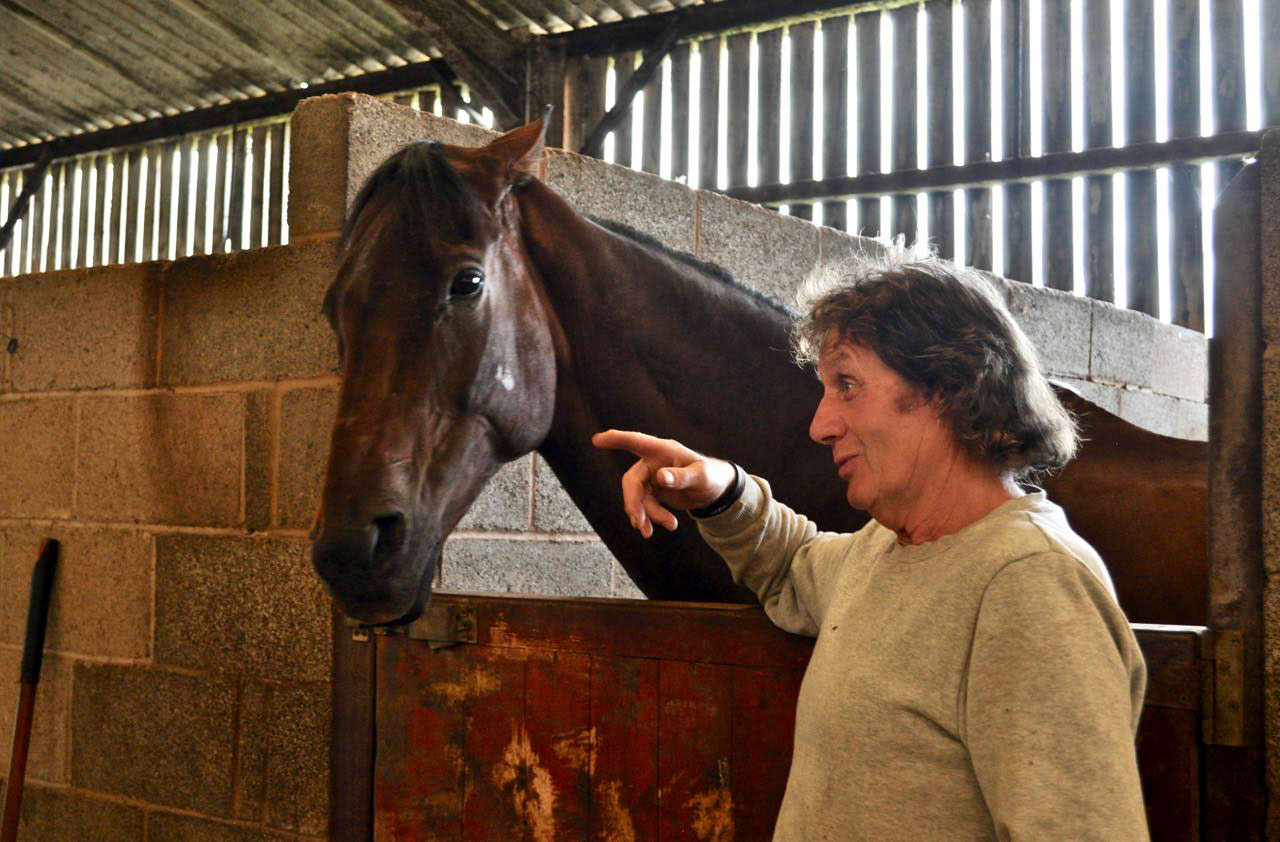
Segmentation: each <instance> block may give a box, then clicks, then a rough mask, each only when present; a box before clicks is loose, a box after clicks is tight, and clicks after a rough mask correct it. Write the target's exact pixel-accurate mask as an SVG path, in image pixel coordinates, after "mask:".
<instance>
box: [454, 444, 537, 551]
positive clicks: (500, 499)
mask: <svg viewBox="0 0 1280 842" xmlns="http://www.w3.org/2000/svg"><path fill="white" fill-rule="evenodd" d="M532 460H533V457H532V456H522V457H521V458H519V459H517V460H515V461H514V462H508V463H507V464H505V465H503V466H502V467H501V468H499V469H498V473H496V474H494V475H493V477H492V478H491V479H490V480H489V482H488V483H486V484H485V487H484V489H483V490H482V491H481V492H480V496H479V497H477V498H476V501H475V502H474V503H472V504H471V508H470V509H468V510H467V513H466V514H465V515H463V516H462V520H460V521H459V522H458V527H457V528H458V529H459V530H466V529H475V530H484V531H490V530H501V531H510V532H516V531H521V530H525V529H528V528H529V517H530V515H529V505H530V504H529V484H530V482H531V477H532V474H533V466H532V464H531V462H532Z"/></svg>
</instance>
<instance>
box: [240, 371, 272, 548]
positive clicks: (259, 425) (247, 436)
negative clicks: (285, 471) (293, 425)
mask: <svg viewBox="0 0 1280 842" xmlns="http://www.w3.org/2000/svg"><path fill="white" fill-rule="evenodd" d="M279 411H280V408H279V405H278V401H277V393H276V392H274V391H267V390H262V391H258V392H249V393H248V394H246V395H245V396H244V525H245V528H246V529H248V530H249V531H250V532H261V531H263V530H266V529H270V528H271V517H272V511H271V507H272V501H271V492H272V485H273V483H274V482H275V480H276V475H275V471H276V466H275V464H274V463H275V453H276V449H275V445H276V442H275V439H276V437H277V436H278V434H279V424H280V419H279V417H278V415H279Z"/></svg>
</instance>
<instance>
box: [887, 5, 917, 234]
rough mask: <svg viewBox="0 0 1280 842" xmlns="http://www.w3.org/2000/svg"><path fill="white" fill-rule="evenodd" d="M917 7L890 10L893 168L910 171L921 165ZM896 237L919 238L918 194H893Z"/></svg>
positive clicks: (893, 223)
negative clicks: (917, 132)
mask: <svg viewBox="0 0 1280 842" xmlns="http://www.w3.org/2000/svg"><path fill="white" fill-rule="evenodd" d="M918 16H919V12H918V9H917V7H916V6H902V7H900V8H898V9H894V10H893V11H892V12H890V17H891V19H892V21H893V97H892V101H893V168H894V170H910V169H916V168H917V167H918V166H919V156H918V154H917V151H918V150H917V148H916V97H917V92H916V20H917V18H918ZM892 214H893V217H892V228H891V229H890V231H891V232H892V234H893V236H895V237H897V236H903V237H905V238H906V241H907V242H908V243H911V242H914V241H915V239H916V197H915V196H914V195H913V194H910V193H907V194H902V195H898V196H894V197H893V209H892Z"/></svg>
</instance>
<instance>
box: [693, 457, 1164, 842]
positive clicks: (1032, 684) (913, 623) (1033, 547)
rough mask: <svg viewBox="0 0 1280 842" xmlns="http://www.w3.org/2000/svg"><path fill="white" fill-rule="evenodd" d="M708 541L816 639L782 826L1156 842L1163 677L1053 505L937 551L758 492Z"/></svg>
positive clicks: (795, 838)
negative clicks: (1145, 788)
mask: <svg viewBox="0 0 1280 842" xmlns="http://www.w3.org/2000/svg"><path fill="white" fill-rule="evenodd" d="M751 480H753V481H748V482H747V484H746V489H745V491H744V493H743V495H742V497H741V498H740V499H739V500H738V501H737V502H736V503H734V504H733V506H732V507H730V508H729V509H728V510H727V511H725V512H724V513H722V514H719V515H716V516H714V517H711V518H707V519H705V520H700V521H699V522H698V523H699V528H700V529H701V531H702V534H703V536H704V538H705V539H706V540H707V541H708V543H710V545H711V546H712V547H713V548H715V549H716V550H717V551H718V552H719V553H720V554H721V555H722V556H723V557H724V558H725V560H726V561H727V562H728V564H729V566H730V568H731V569H732V571H733V576H734V579H735V580H737V581H738V582H741V583H742V584H745V585H747V586H748V587H750V588H751V589H752V590H754V591H755V592H756V594H758V595H759V597H760V602H761V603H762V604H763V605H764V608H765V611H766V613H768V615H769V616H770V618H772V620H773V621H774V623H776V624H777V625H778V626H780V627H781V628H783V629H786V630H788V631H791V632H795V633H798V634H804V635H809V636H812V637H816V638H817V642H816V645H815V646H814V650H813V657H812V660H811V661H810V662H809V667H808V669H807V671H806V672H805V676H804V681H803V684H802V685H801V688H800V697H799V701H798V703H797V707H796V731H795V751H794V754H793V757H792V761H791V773H790V776H789V778H788V780H787V789H786V795H785V796H784V798H783V801H782V809H781V811H780V813H779V815H778V822H777V825H776V827H775V830H774V840H776V841H780V842H819V841H820V840H863V839H865V840H876V841H877V842H890V840H911V842H923V841H924V840H971V839H972V840H979V839H981V840H989V839H1001V840H1024V839H1025V840H1031V839H1035V840H1107V842H1120V841H1121V840H1131V839H1146V838H1147V827H1146V816H1145V813H1144V810H1143V804H1142V791H1141V788H1140V785H1139V781H1138V770H1137V763H1136V757H1135V750H1134V736H1135V733H1136V731H1137V726H1138V717H1139V714H1140V713H1141V711H1142V695H1143V691H1144V688H1145V684H1146V668H1145V665H1144V663H1143V660H1142V654H1141V652H1140V651H1139V650H1138V645H1137V641H1136V640H1135V639H1134V636H1133V632H1132V630H1131V629H1130V628H1129V624H1128V622H1127V621H1126V620H1125V617H1124V614H1123V613H1121V611H1120V608H1119V606H1118V605H1117V603H1116V600H1115V595H1114V588H1113V587H1112V585H1111V580H1110V577H1109V576H1108V574H1107V571H1106V568H1105V566H1104V565H1103V563H1102V560H1101V559H1100V558H1099V557H1098V554H1097V553H1096V552H1094V550H1093V548H1092V547H1090V546H1089V545H1088V544H1087V543H1085V541H1084V540H1082V539H1081V538H1080V537H1079V536H1078V535H1076V534H1075V533H1074V532H1072V531H1071V528H1070V527H1069V526H1068V525H1067V521H1066V517H1065V516H1064V514H1063V512H1062V510H1061V509H1060V508H1059V507H1058V506H1056V505H1054V504H1053V503H1050V502H1049V501H1048V500H1047V499H1046V498H1045V495H1044V493H1043V492H1037V493H1032V494H1028V495H1026V496H1024V497H1020V498H1017V499H1015V500H1011V501H1009V502H1008V503H1005V504H1004V505H1002V506H1000V507H999V508H997V509H996V510H994V511H993V512H991V513H990V514H988V515H987V516H986V517H985V518H983V519H982V520H980V521H978V522H976V523H973V524H971V525H969V526H968V527H966V528H964V529H963V530H961V531H959V532H956V533H953V534H951V535H947V536H945V537H943V538H941V539H940V540H938V541H934V542H932V543H928V544H920V545H913V546H905V545H900V544H899V543H898V542H897V536H896V535H895V534H894V533H893V532H892V531H891V530H889V529H886V528H885V527H883V526H881V525H879V524H878V523H876V522H875V521H871V522H870V523H869V524H867V526H865V527H864V528H862V529H861V530H859V531H858V532H856V533H854V534H852V535H837V534H831V533H819V532H818V531H817V529H816V528H815V526H814V525H813V524H812V523H811V522H810V521H808V520H807V519H806V518H804V517H803V516H801V515H798V514H796V513H795V512H793V511H791V510H790V509H788V508H787V507H786V506H784V505H782V504H780V503H778V502H776V501H775V500H773V498H772V495H771V492H770V489H769V485H768V483H767V482H765V481H764V480H760V479H758V478H755V477H752V478H751Z"/></svg>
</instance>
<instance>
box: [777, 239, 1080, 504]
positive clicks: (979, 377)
mask: <svg viewBox="0 0 1280 842" xmlns="http://www.w3.org/2000/svg"><path fill="white" fill-rule="evenodd" d="M1000 283H1001V282H1000V281H999V280H998V279H993V278H991V277H989V276H986V275H984V274H983V273H981V272H978V271H976V270H974V269H968V268H965V267H961V266H956V265H954V264H952V263H948V262H946V261H944V260H942V259H940V258H938V257H937V256H935V255H933V254H932V253H930V252H929V251H928V250H927V249H922V248H920V247H912V248H907V247H904V246H902V245H901V244H900V243H899V244H895V245H892V246H889V247H886V248H884V250H883V251H882V252H880V253H876V252H871V251H865V252H863V253H861V254H857V255H855V256H854V257H852V258H851V259H849V260H848V261H847V262H846V263H845V264H843V265H842V266H840V267H839V268H838V270H836V271H834V272H828V273H827V274H826V275H825V277H815V278H811V279H810V280H809V282H807V283H806V285H805V287H804V288H803V289H802V290H801V293H800V311H801V312H802V313H804V315H803V316H802V317H801V318H800V319H799V321H798V322H797V324H796V325H795V329H794V330H793V333H792V336H793V347H794V351H795V355H796V359H797V361H798V362H800V363H801V364H810V365H811V364H814V363H816V362H817V359H818V356H819V355H820V354H821V352H822V350H823V348H824V347H825V345H826V343H828V342H830V341H844V342H849V343H851V344H854V345H859V346H862V347H865V348H868V349H869V350H871V351H873V352H875V354H876V355H877V356H878V357H879V358H880V359H881V360H882V361H883V362H884V363H885V365H887V366H888V367H889V368H890V369H892V370H893V371H894V372H895V373H897V374H898V376H900V377H901V378H902V379H903V380H904V381H906V383H907V384H908V385H909V386H911V387H912V388H913V389H914V390H915V391H916V392H917V394H919V395H920V396H922V397H923V398H924V399H926V400H928V401H930V402H932V403H934V404H935V405H936V406H937V407H938V408H939V410H940V412H941V414H942V417H943V419H944V420H945V421H946V422H947V423H948V424H950V426H951V430H952V433H953V434H954V435H955V438H956V441H957V442H958V443H959V444H960V446H961V447H963V448H964V449H965V450H966V451H967V452H968V453H969V455H970V456H971V457H972V458H974V459H975V460H977V461H978V462H980V463H982V464H987V465H991V466H992V467H994V468H997V469H998V470H1000V471H1001V472H1002V473H1004V472H1008V473H1010V474H1012V475H1013V476H1014V477H1015V478H1017V479H1026V478H1028V477H1032V476H1034V475H1036V474H1038V473H1040V472H1044V471H1052V470H1055V469H1057V468H1061V467H1062V466H1064V465H1066V464H1067V463H1068V462H1069V461H1071V459H1072V457H1073V456H1075V453H1076V449H1077V447H1078V446H1079V433H1078V431H1077V428H1076V423H1075V419H1074V418H1072V416H1071V414H1070V413H1069V412H1067V410H1066V408H1065V407H1064V406H1063V405H1062V403H1061V402H1060V401H1059V400H1058V397H1057V395H1055V394H1054V392H1053V388H1052V387H1051V386H1050V385H1049V381H1048V380H1047V379H1046V378H1045V376H1044V373H1043V371H1042V370H1041V367H1040V361H1039V358H1038V357H1037V355H1036V351H1035V348H1034V347H1033V346H1032V345H1031V341H1030V340H1029V339H1028V338H1027V336H1026V334H1025V333H1023V331H1022V329H1021V328H1020V327H1018V324H1017V322H1015V321H1014V319H1013V316H1012V315H1011V314H1010V312H1009V308H1008V307H1007V306H1005V302H1004V298H1003V295H1002V294H1001V291H1000V290H999V289H998V286H997V285H998V284H1000Z"/></svg>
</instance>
